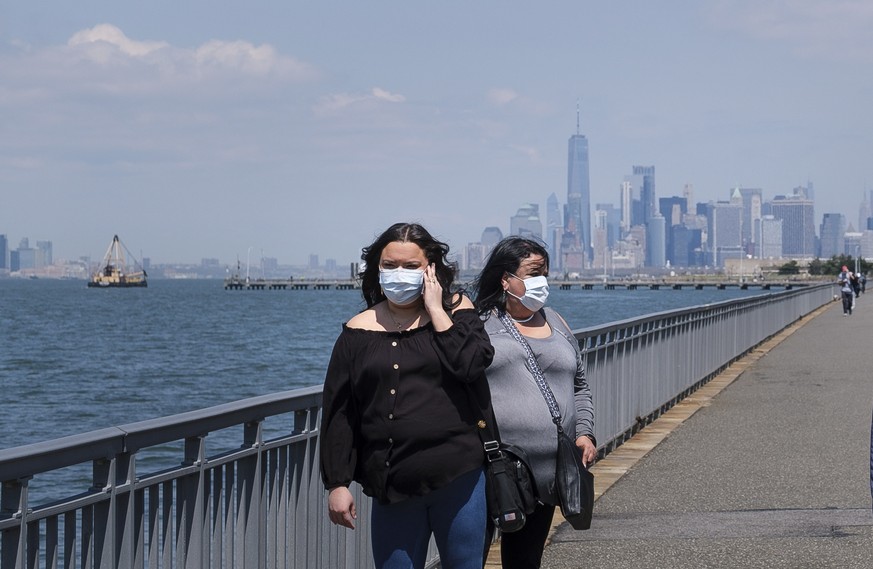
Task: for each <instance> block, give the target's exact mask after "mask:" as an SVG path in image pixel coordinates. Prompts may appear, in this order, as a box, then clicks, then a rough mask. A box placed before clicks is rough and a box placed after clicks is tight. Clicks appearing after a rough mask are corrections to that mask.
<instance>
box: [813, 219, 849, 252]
mask: <svg viewBox="0 0 873 569" xmlns="http://www.w3.org/2000/svg"><path fill="white" fill-rule="evenodd" d="M819 236H820V237H821V255H820V256H821V258H823V259H830V258H831V257H833V256H834V255H842V254H843V252H844V251H845V250H846V218H845V217H843V215H842V214H839V213H826V214H824V216H823V217H822V220H821V227H820V229H819Z"/></svg>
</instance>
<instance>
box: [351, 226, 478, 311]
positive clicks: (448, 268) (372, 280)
mask: <svg viewBox="0 0 873 569" xmlns="http://www.w3.org/2000/svg"><path fill="white" fill-rule="evenodd" d="M395 241H400V242H401V243H415V244H416V245H418V246H419V247H420V248H421V250H422V251H424V256H425V257H426V258H427V262H428V264H432V265H433V266H434V268H435V269H436V278H437V280H438V281H439V283H440V286H442V287H443V308H445V309H446V311H449V310H451V309H453V308H455V307H456V306H458V305H459V304H460V303H461V295H460V294H456V293H455V292H452V290H451V287H452V286H453V284H454V282H455V274H457V270H458V269H457V267H456V265H455V264H454V263H450V262H449V260H448V259H447V256H448V254H449V246H448V245H446V244H445V243H443V242H442V241H437V240H436V239H434V238H433V236H432V235H431V234H430V233H428V231H427V229H425V228H424V227H422V226H421V225H419V224H417V223H395V224H394V225H392V226H391V227H389V228H388V229H386V230H385V231H384V232H382V234H381V235H380V236H379V237H377V238H376V240H375V241H373V243H371V244H370V245H369V246H368V247H364V248H363V249H362V250H361V260H362V261H364V270H363V271H361V272H360V273H359V274H358V277H360V279H361V293H362V294H363V295H364V302H366V303H367V308H370V307H371V306H373V305H375V304H378V303H380V302H382V301H383V300H385V295H384V294H383V293H382V287H381V286H380V285H379V260H380V259H381V258H382V250H383V249H385V246H386V245H388V244H389V243H393V242H395ZM422 268H423V267H422ZM453 297H455V298H453Z"/></svg>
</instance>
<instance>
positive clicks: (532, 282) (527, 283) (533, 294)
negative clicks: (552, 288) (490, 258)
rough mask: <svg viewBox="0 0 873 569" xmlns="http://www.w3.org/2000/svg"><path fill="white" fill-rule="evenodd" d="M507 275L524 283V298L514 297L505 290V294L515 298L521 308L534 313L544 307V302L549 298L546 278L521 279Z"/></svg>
mask: <svg viewBox="0 0 873 569" xmlns="http://www.w3.org/2000/svg"><path fill="white" fill-rule="evenodd" d="M509 275H510V276H512V277H515V278H517V279H518V280H520V281H521V282H523V283H524V296H515V295H514V294H512V293H511V292H509V289H507V290H506V293H507V294H508V295H510V296H512V297H515V298H517V299H518V301H519V302H521V305H522V306H524V307H525V308H527V309H528V310H533V311H534V312H536V311H537V310H539V309H540V308H542V307H543V306H545V304H546V300H547V299H548V298H549V280H548V279H547V278H546V277H543V276H539V277H528V278H526V279H523V278H521V277H516V276H515V275H513V274H512V273H509Z"/></svg>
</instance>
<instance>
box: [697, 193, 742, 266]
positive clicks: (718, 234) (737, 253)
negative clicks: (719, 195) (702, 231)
mask: <svg viewBox="0 0 873 569" xmlns="http://www.w3.org/2000/svg"><path fill="white" fill-rule="evenodd" d="M742 214H743V206H742V204H741V203H731V202H717V203H710V204H709V205H708V208H707V215H706V217H707V225H708V231H707V234H708V239H709V241H708V247H709V253H710V259H711V262H712V264H713V265H715V266H716V267H723V266H724V261H725V259H739V258H741V257H742V255H743V250H742V243H743V238H742V235H741V233H740V227H741V224H742Z"/></svg>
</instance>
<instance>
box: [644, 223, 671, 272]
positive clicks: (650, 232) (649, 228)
mask: <svg viewBox="0 0 873 569" xmlns="http://www.w3.org/2000/svg"><path fill="white" fill-rule="evenodd" d="M665 223H666V222H665V220H664V216H662V215H661V214H660V213H655V215H653V216H652V217H650V218H649V222H648V223H647V224H646V265H648V266H649V267H656V268H662V267H665V266H666V265H667V257H666V255H665V253H666V251H667V249H666V228H665Z"/></svg>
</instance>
